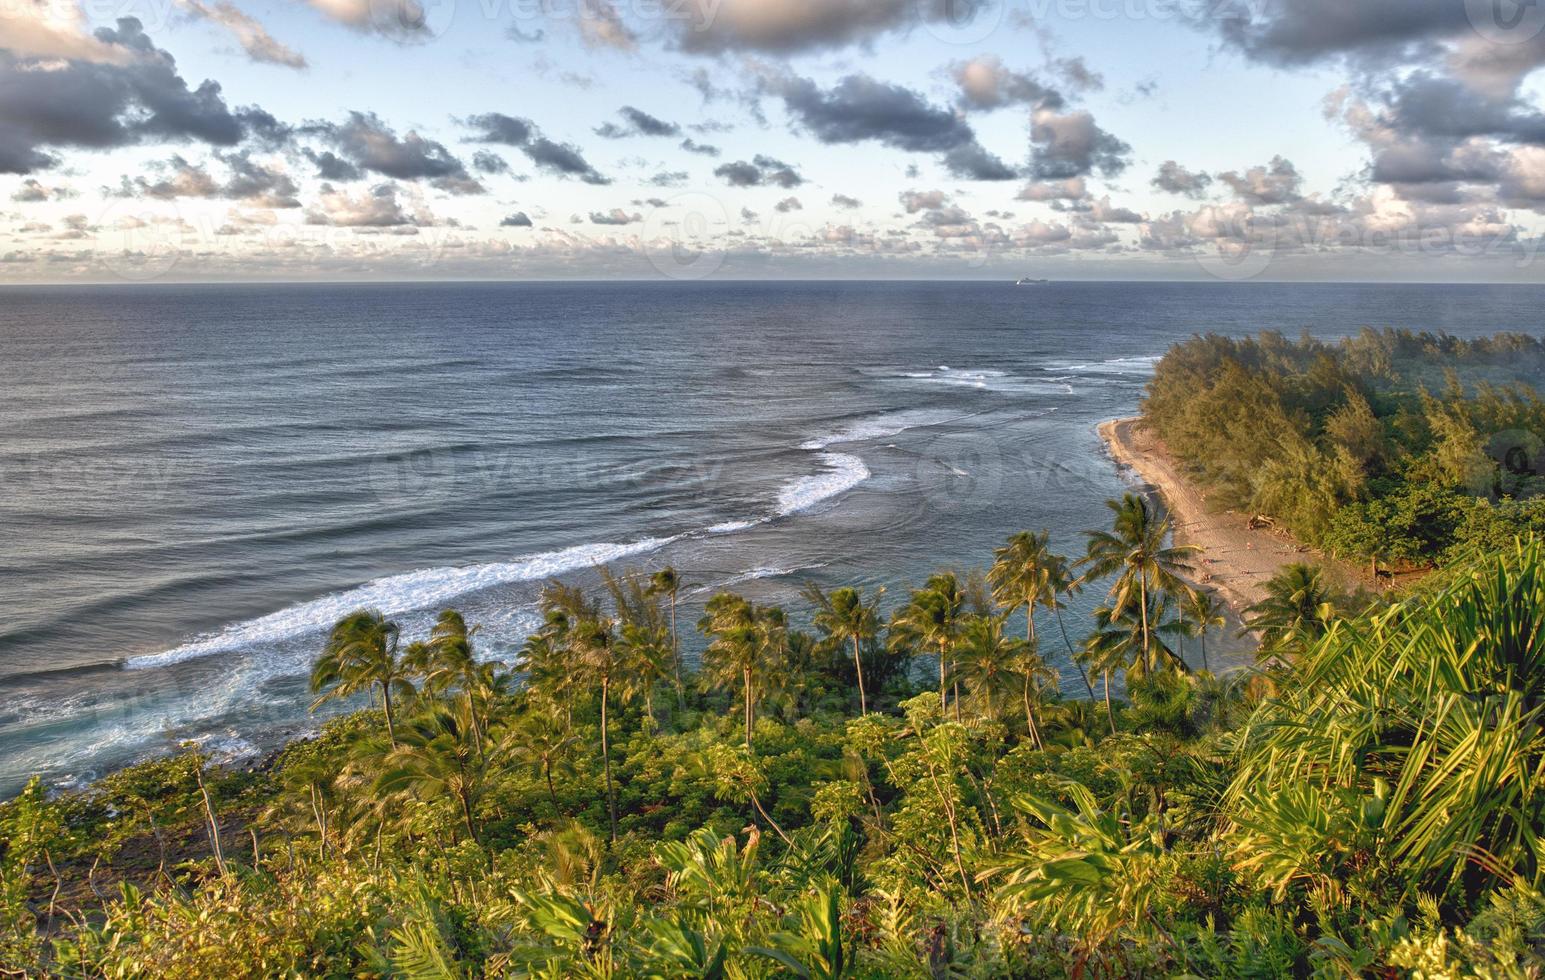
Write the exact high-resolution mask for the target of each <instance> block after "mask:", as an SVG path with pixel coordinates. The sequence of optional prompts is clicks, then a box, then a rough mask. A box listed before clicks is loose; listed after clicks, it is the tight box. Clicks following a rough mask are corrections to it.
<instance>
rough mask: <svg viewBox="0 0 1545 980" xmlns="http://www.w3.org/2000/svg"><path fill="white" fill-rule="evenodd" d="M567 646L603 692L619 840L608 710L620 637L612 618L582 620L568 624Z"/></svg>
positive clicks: (604, 753)
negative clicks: (618, 638)
mask: <svg viewBox="0 0 1545 980" xmlns="http://www.w3.org/2000/svg"><path fill="white" fill-rule="evenodd" d="M567 639H568V647H569V651H570V654H571V656H572V657H573V658H574V662H573V669H574V671H575V672H576V673H577V674H578V675H579V676H580V677H582V678H584V680H585V681H586V682H587V683H588V684H589V685H590V687H591V689H592V690H598V691H599V693H600V695H601V766H602V768H603V769H604V770H605V772H606V812H607V817H608V820H609V822H610V826H611V839H612V842H613V843H616V840H617V789H616V786H615V784H614V783H613V782H612V753H611V741H610V734H609V731H608V727H607V721H608V717H607V713H608V710H609V708H610V706H611V700H612V689H613V687H614V685H616V684H617V682H618V680H619V678H620V677H621V676H622V674H623V664H622V658H621V657H620V656H619V655H618V650H617V636H616V632H615V630H614V628H613V623H612V621H611V620H610V619H604V618H600V617H597V618H594V619H581V620H579V621H577V622H575V623H574V624H572V625H571V626H570V627H569V631H568V637H567Z"/></svg>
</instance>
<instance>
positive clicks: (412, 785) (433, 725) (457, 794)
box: [376, 705, 484, 847]
mask: <svg viewBox="0 0 1545 980" xmlns="http://www.w3.org/2000/svg"><path fill="white" fill-rule="evenodd" d="M483 775H484V770H483V763H482V762H481V761H480V760H479V758H478V752H477V746H476V744H475V742H474V737H473V736H472V726H471V725H470V724H469V723H468V720H467V719H463V718H462V717H460V715H459V713H458V712H456V711H453V710H452V709H450V708H448V707H446V706H445V705H436V706H435V707H433V708H431V709H430V710H429V711H427V712H425V713H424V714H422V715H420V716H418V717H416V718H414V719H413V720H412V721H410V722H409V723H408V724H407V726H406V727H405V729H404V731H403V736H402V744H401V745H400V746H398V747H397V748H395V749H393V750H392V752H391V753H390V754H388V755H387V757H386V769H385V771H383V772H382V773H381V775H380V776H379V777H378V778H377V779H376V791H377V792H380V793H396V792H409V793H412V794H413V795H414V796H417V797H418V798H419V799H421V800H425V801H430V800H435V799H442V798H444V797H446V796H451V797H454V798H455V799H456V802H457V803H458V804H459V807H460V810H461V818H462V822H463V823H464V824H465V825H466V828H467V835H468V836H469V837H470V838H471V839H472V842H473V843H474V844H477V845H478V846H479V847H481V846H482V839H481V838H480V837H479V836H478V832H477V824H476V823H475V822H474V821H473V819H472V809H473V807H474V806H475V805H476V804H477V800H478V798H479V797H480V795H481V794H482V791H483Z"/></svg>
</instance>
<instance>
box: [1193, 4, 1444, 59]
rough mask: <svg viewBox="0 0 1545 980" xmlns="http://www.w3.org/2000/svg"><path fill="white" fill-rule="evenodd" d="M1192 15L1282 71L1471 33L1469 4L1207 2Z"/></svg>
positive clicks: (1382, 54)
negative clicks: (1334, 58)
mask: <svg viewBox="0 0 1545 980" xmlns="http://www.w3.org/2000/svg"><path fill="white" fill-rule="evenodd" d="M1193 10H1194V12H1195V13H1196V14H1197V19H1198V22H1199V23H1203V24H1207V25H1211V26H1213V27H1215V28H1216V29H1217V30H1218V31H1219V33H1220V34H1221V35H1222V37H1223V39H1224V41H1225V42H1226V43H1228V44H1229V45H1231V46H1233V47H1236V48H1238V49H1239V50H1241V51H1243V52H1245V53H1246V54H1247V55H1249V56H1250V57H1252V58H1256V59H1258V60H1261V61H1266V62H1270V63H1272V64H1278V65H1301V64H1308V63H1310V62H1314V61H1318V60H1321V59H1324V58H1329V57H1337V56H1342V55H1355V56H1358V57H1362V58H1369V59H1385V58H1397V57H1406V56H1409V55H1411V54H1412V53H1413V52H1412V51H1411V49H1412V48H1413V47H1417V48H1420V47H1422V46H1424V45H1426V44H1428V43H1430V42H1431V41H1432V40H1433V39H1435V38H1438V37H1444V36H1451V35H1455V34H1459V33H1461V32H1465V31H1468V30H1470V29H1471V25H1470V22H1469V20H1468V18H1467V17H1466V13H1465V3H1464V2H1463V0H1356V2H1347V0H1275V2H1272V3H1260V2H1258V0H1226V2H1223V3H1221V4H1220V3H1218V2H1216V0H1200V2H1198V3H1196V4H1195V5H1194V7H1193Z"/></svg>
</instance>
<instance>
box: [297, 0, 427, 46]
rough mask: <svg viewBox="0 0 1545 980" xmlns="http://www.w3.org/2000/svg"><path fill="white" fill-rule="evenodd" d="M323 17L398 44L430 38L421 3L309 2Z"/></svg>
mask: <svg viewBox="0 0 1545 980" xmlns="http://www.w3.org/2000/svg"><path fill="white" fill-rule="evenodd" d="M306 2H307V3H309V4H310V5H311V6H312V7H315V8H316V9H317V10H318V11H320V12H321V13H322V14H323V15H325V16H327V17H329V18H331V19H333V20H335V21H337V22H338V23H340V24H342V25H344V26H345V27H349V28H353V29H354V30H356V31H359V32H361V33H363V34H378V35H380V36H381V37H385V38H389V39H391V40H394V41H415V40H422V39H424V38H427V37H429V36H430V34H431V31H430V29H429V21H428V16H427V14H426V13H425V11H424V8H423V6H422V5H421V4H420V3H419V2H418V0H306Z"/></svg>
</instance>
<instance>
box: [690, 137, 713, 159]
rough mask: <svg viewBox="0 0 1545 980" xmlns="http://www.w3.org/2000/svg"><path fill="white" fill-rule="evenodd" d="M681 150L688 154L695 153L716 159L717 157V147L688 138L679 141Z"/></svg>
mask: <svg viewBox="0 0 1545 980" xmlns="http://www.w3.org/2000/svg"><path fill="white" fill-rule="evenodd" d="M681 148H682V149H683V150H686V151H687V152H688V153H697V154H700V155H702V156H705V157H716V156H718V155H719V148H718V147H717V146H714V145H713V144H711V143H699V142H698V141H697V140H695V139H693V138H692V137H690V136H688V137H687V138H686V139H684V140H682V141H681Z"/></svg>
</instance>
